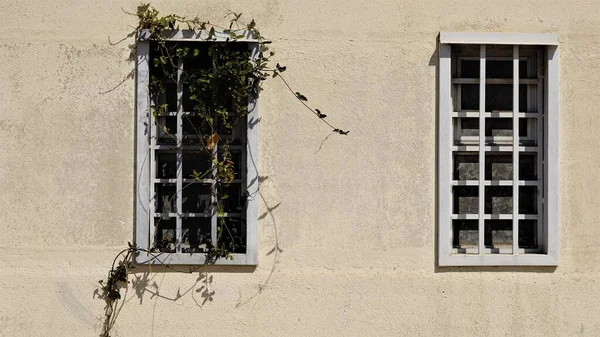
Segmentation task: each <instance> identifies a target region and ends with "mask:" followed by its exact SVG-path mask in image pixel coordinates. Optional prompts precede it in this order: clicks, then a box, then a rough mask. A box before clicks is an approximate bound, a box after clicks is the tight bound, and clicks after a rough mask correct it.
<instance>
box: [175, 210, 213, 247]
mask: <svg viewBox="0 0 600 337" xmlns="http://www.w3.org/2000/svg"><path fill="white" fill-rule="evenodd" d="M211 228H212V227H211V219H210V218H184V219H182V220H181V252H182V253H204V252H206V250H207V248H208V247H209V246H210V242H211Z"/></svg>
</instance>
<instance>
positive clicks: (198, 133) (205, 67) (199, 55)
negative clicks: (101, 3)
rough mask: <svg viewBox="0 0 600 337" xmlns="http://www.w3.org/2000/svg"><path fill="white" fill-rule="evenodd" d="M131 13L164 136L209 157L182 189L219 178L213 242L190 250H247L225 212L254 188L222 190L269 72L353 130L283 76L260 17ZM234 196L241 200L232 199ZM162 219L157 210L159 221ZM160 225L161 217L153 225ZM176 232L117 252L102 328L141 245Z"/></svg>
mask: <svg viewBox="0 0 600 337" xmlns="http://www.w3.org/2000/svg"><path fill="white" fill-rule="evenodd" d="M128 14H131V15H135V16H136V17H137V19H138V25H137V27H136V29H135V32H134V35H135V36H137V37H138V38H140V39H141V38H142V36H143V38H144V39H145V40H148V41H149V45H150V59H149V63H148V64H149V67H150V74H151V75H150V79H149V93H150V100H151V111H152V115H153V120H155V126H156V128H157V130H158V133H159V137H160V139H161V141H162V142H163V143H164V144H169V145H171V146H173V147H174V148H176V147H177V146H180V145H191V146H194V147H195V148H197V149H199V150H198V152H199V153H201V154H200V155H199V156H200V157H202V158H203V160H205V163H199V164H198V165H197V167H195V168H194V169H193V170H192V171H191V172H190V173H189V175H190V176H189V177H185V178H186V179H189V180H192V182H190V183H187V184H186V185H184V186H183V189H185V188H187V187H189V186H191V185H192V184H194V183H198V182H205V181H212V182H215V184H216V188H213V189H212V192H211V199H210V200H205V201H206V203H210V204H211V205H212V206H213V207H215V209H216V213H217V219H218V227H217V240H216V242H213V241H212V240H211V237H210V235H207V236H204V237H200V238H198V241H199V243H200V244H199V245H197V247H194V248H192V247H190V248H186V249H187V250H186V251H185V252H187V253H203V254H205V255H206V259H205V261H206V263H214V262H215V261H217V260H218V259H221V258H224V259H231V258H232V254H234V253H236V252H239V251H244V250H245V247H244V245H245V242H244V240H243V239H242V237H241V236H240V233H239V224H236V223H233V224H232V223H230V222H231V221H232V220H228V218H227V217H225V216H222V215H224V214H226V213H227V212H231V211H237V212H241V211H242V210H243V207H244V204H245V200H244V198H248V195H236V196H231V195H228V193H226V192H222V191H227V189H228V186H229V185H230V184H231V183H232V182H233V181H235V179H239V178H240V177H241V175H240V172H239V169H240V168H239V165H238V164H239V162H238V161H239V158H238V159H237V160H236V158H234V157H235V156H234V155H233V153H232V151H231V150H230V148H231V147H234V146H236V145H239V142H240V139H239V137H236V130H239V128H243V127H247V126H246V125H245V123H246V120H247V117H248V114H249V113H250V112H251V109H252V106H251V105H250V104H249V102H250V101H252V100H253V99H256V98H258V96H259V94H260V92H261V90H262V84H263V82H264V81H265V80H267V79H269V78H273V79H275V78H279V79H280V80H281V81H282V82H283V83H284V84H285V86H286V87H287V89H288V90H289V91H290V93H291V94H292V95H293V97H294V98H295V99H297V100H298V101H299V102H300V103H301V104H302V105H303V107H304V108H306V109H307V110H308V111H310V112H311V113H312V114H314V115H315V116H316V118H317V119H318V120H320V121H321V122H323V123H324V124H326V125H327V126H328V127H329V128H331V134H338V135H347V134H348V132H349V131H347V130H343V129H341V128H339V127H336V126H334V125H333V124H332V123H330V122H329V120H328V118H327V115H326V114H325V113H323V112H321V110H320V109H317V108H313V107H311V106H310V105H309V104H308V99H307V97H306V96H305V95H303V94H302V93H300V92H298V91H295V90H294V89H292V87H291V86H290V84H289V83H288V81H287V80H286V79H285V78H284V76H283V73H284V72H285V71H286V69H287V67H286V66H284V65H281V64H279V63H276V64H275V66H271V58H273V57H274V55H275V52H274V51H272V50H270V47H269V45H270V44H271V41H270V40H268V39H266V38H265V37H264V36H263V35H262V34H261V33H260V32H259V30H258V28H257V24H256V22H255V21H254V20H251V21H250V22H248V23H243V22H242V19H241V18H242V13H234V12H230V13H229V14H228V15H227V16H226V17H225V18H228V19H229V23H228V25H227V26H219V25H216V24H214V23H210V22H208V21H203V20H201V19H199V18H198V17H195V18H192V19H190V18H187V17H184V16H180V15H175V14H168V15H161V13H160V12H159V11H158V10H156V9H155V8H154V7H152V6H150V5H149V4H142V5H141V6H139V7H138V9H137V12H136V13H128ZM179 30H185V31H187V32H192V33H193V34H197V35H198V36H203V37H204V36H205V37H206V41H205V42H204V43H203V47H202V48H199V46H198V44H197V43H196V44H194V43H187V42H181V41H177V42H174V41H170V40H169V38H168V37H169V34H170V33H172V32H174V31H179ZM217 35H218V36H225V37H226V39H225V42H222V39H221V40H217ZM248 38H251V39H252V40H253V41H257V42H258V49H257V50H255V51H254V52H255V53H254V54H253V55H251V51H250V50H249V49H248V48H247V44H245V43H242V42H243V41H246V40H247V39H248ZM251 56H252V57H251ZM188 65H189V66H188ZM180 83H181V85H182V86H183V88H184V90H183V97H174V96H173V93H174V92H175V93H177V92H182V90H173V86H177V85H180ZM179 89H181V88H179ZM177 102H179V103H177ZM183 108H185V111H186V113H185V114H182V115H181V116H182V118H183V119H184V120H183V124H184V127H183V128H184V131H185V132H183V134H179V135H178V132H177V128H176V127H173V125H172V124H170V123H168V122H166V120H167V118H168V117H169V116H172V115H173V114H174V113H175V114H177V113H178V112H177V110H179V112H181V110H182V109H183ZM331 134H330V135H331ZM217 191H219V192H217ZM175 196H176V193H174V194H173V195H171V196H167V197H165V199H164V200H155V202H156V204H157V205H158V207H159V208H161V209H159V210H157V211H160V212H161V213H163V214H168V213H171V211H172V201H173V199H174V198H175ZM235 198H237V200H232V199H235ZM203 202H204V201H203ZM206 203H205V204H206ZM204 206H205V207H206V205H204ZM162 219H163V218H159V222H160V221H162ZM158 225H159V224H157V223H155V226H158ZM174 239H175V238H174V235H160V234H156V237H155V238H154V240H153V245H152V246H151V247H150V249H149V250H144V249H140V248H138V247H136V246H135V245H133V244H131V243H129V247H128V248H127V249H124V250H123V251H121V252H120V253H119V254H118V255H117V256H116V257H115V259H114V261H113V264H112V266H111V269H110V271H109V272H108V275H107V278H106V280H101V281H100V285H101V288H100V294H99V295H100V298H102V299H104V300H105V301H106V307H105V315H106V319H105V322H104V326H103V331H102V335H101V336H103V337H108V336H110V330H111V328H112V326H113V325H114V321H115V319H116V316H117V314H118V310H117V303H118V302H119V300H120V299H121V294H120V291H119V289H120V288H121V287H125V286H126V285H127V283H128V272H129V270H130V269H131V268H133V266H134V265H133V259H134V257H135V256H136V255H137V254H139V253H142V252H143V253H146V254H148V255H149V256H154V257H156V256H157V255H158V254H161V253H165V252H167V253H170V252H175V242H174ZM182 251H183V250H182ZM158 261H160V260H158ZM167 267H169V266H167ZM169 268H171V269H173V268H172V267H169Z"/></svg>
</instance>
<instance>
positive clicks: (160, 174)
mask: <svg viewBox="0 0 600 337" xmlns="http://www.w3.org/2000/svg"><path fill="white" fill-rule="evenodd" d="M156 178H159V179H175V178H177V153H175V152H166V151H161V150H157V151H156Z"/></svg>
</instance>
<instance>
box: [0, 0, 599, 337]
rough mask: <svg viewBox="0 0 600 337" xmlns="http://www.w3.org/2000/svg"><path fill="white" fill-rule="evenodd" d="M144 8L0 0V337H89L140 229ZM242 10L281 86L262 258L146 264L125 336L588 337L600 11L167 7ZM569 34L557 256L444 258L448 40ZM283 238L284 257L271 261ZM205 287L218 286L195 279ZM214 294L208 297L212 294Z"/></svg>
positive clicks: (266, 132)
mask: <svg viewBox="0 0 600 337" xmlns="http://www.w3.org/2000/svg"><path fill="white" fill-rule="evenodd" d="M137 4H138V2H135V1H128V2H122V3H121V2H119V3H117V2H113V1H89V0H80V1H66V0H58V1H50V2H46V1H40V0H27V1H4V2H2V3H0V22H1V24H0V144H1V145H0V146H1V149H2V150H1V153H2V155H1V157H0V205H1V207H2V212H1V215H0V229H1V231H2V234H3V235H2V240H0V248H1V249H2V254H0V335H2V336H97V335H98V334H99V333H100V329H101V325H102V321H103V307H104V302H103V301H102V300H99V299H98V298H97V297H95V296H94V291H95V290H96V289H97V287H98V280H99V279H101V278H103V277H105V273H106V272H107V270H108V268H109V266H110V263H111V262H112V258H113V257H114V255H115V254H116V253H117V252H118V251H119V250H120V249H122V248H123V247H125V245H126V242H127V241H131V240H132V239H133V207H134V202H133V179H134V174H133V172H134V158H135V154H134V152H133V151H134V102H135V97H134V81H133V80H132V79H131V78H128V74H129V73H130V71H131V70H132V69H133V67H134V64H133V63H132V62H129V61H127V58H128V55H129V53H130V46H129V45H131V44H132V43H134V40H133V38H127V39H125V40H124V41H123V42H121V43H119V44H117V45H111V44H110V43H109V38H110V41H112V42H116V41H118V40H120V39H121V38H124V37H125V36H126V35H127V34H128V33H129V32H130V31H131V30H132V27H133V26H135V24H136V20H135V17H132V16H129V15H127V14H126V13H124V12H123V11H122V10H121V8H123V9H124V10H126V11H135V8H136V6H137ZM154 5H155V6H156V7H157V8H158V9H160V10H161V11H163V12H165V13H168V12H175V13H181V14H187V15H190V16H194V15H196V14H197V15H199V16H201V17H202V18H205V19H207V20H210V21H211V22H223V20H224V19H223V16H224V15H225V14H226V13H227V9H232V10H235V11H238V12H239V11H241V12H243V13H244V16H243V17H247V18H255V19H256V21H257V22H258V25H259V26H260V28H261V31H262V32H263V34H264V35H266V36H268V37H270V38H272V39H273V41H274V44H273V49H275V50H276V52H277V61H280V62H281V63H283V64H285V65H287V66H288V71H287V78H288V80H289V81H290V84H291V85H293V86H294V87H296V88H298V90H299V91H302V93H304V94H305V95H307V96H308V97H309V99H310V101H311V102H313V103H314V104H315V106H317V107H318V108H320V109H321V110H322V111H323V112H325V113H327V114H328V115H329V119H330V121H332V122H334V123H335V124H338V125H340V126H341V127H343V128H344V129H349V130H351V132H350V135H349V136H347V137H336V136H332V137H330V138H329V139H328V140H327V141H326V142H325V143H324V144H323V148H322V149H321V150H320V151H319V152H317V153H315V151H316V150H317V149H318V148H319V145H320V144H321V141H322V140H323V138H324V137H325V136H327V134H328V129H327V128H326V127H324V126H323V125H322V124H321V123H319V122H318V121H316V120H315V118H314V116H311V115H310V114H308V113H307V111H305V110H303V108H302V106H301V105H300V104H298V102H297V101H295V100H294V99H293V97H292V96H290V94H289V92H287V91H286V90H287V89H286V88H285V87H284V85H283V84H282V83H281V82H280V81H277V80H276V81H269V82H268V83H266V84H265V88H266V90H265V91H264V92H263V95H262V97H261V115H262V120H261V123H260V160H259V163H260V164H259V165H260V169H261V173H260V174H261V176H264V177H265V178H266V180H264V182H263V183H262V185H261V191H262V195H261V196H262V198H261V203H260V208H259V214H263V213H264V212H265V211H266V209H267V207H274V206H276V205H278V207H277V208H275V209H274V210H273V213H272V214H273V217H271V216H266V217H264V218H262V219H261V220H260V222H259V248H260V250H259V265H258V267H257V268H256V270H254V271H253V270H252V269H248V268H225V269H216V270H215V269H211V270H209V271H208V272H207V273H204V271H202V273H199V272H198V271H196V272H194V273H192V274H179V273H172V272H168V271H166V272H158V273H156V272H155V271H156V269H153V270H139V272H138V273H136V274H134V275H133V276H132V279H133V280H134V281H135V284H134V286H133V287H131V288H130V289H129V291H128V292H127V294H126V303H125V304H124V306H123V307H122V311H121V313H120V315H119V317H118V320H117V323H116V325H115V329H114V333H115V334H116V335H118V336H182V335H205V334H213V335H222V336H376V335H377V336H378V335H382V336H466V335H470V336H484V335H485V336H505V335H512V336H575V335H585V336H598V335H600V320H598V317H599V315H600V308H599V306H600V304H599V303H600V281H599V280H598V279H599V278H600V249H599V248H598V245H597V240H598V237H599V236H600V226H598V221H597V219H598V215H599V212H598V205H599V204H600V194H599V193H598V191H599V190H600V180H599V179H598V178H597V174H596V172H597V171H598V167H599V166H600V154H599V151H598V141H599V140H600V138H599V137H598V134H599V133H598V130H600V114H598V111H599V108H600V96H598V95H597V93H598V87H600V76H599V75H600V74H599V70H598V69H600V67H598V64H599V63H600V45H599V43H598V41H599V40H600V39H599V37H600V34H599V33H598V27H599V26H600V17H599V16H598V15H597V13H598V12H599V11H600V3H599V2H597V1H592V0H589V1H573V0H570V1H566V0H565V1H543V0H535V1H526V2H524V1H522V0H510V1H503V2H498V1H496V2H493V3H492V2H488V1H482V0H480V1H475V0H472V1H467V0H458V1H441V0H437V1H406V0H404V1H394V0H377V1H356V0H351V1H342V0H332V1H318V0H305V1H287V2H286V1H280V0H265V1H245V2H237V1H216V0H211V1H202V2H198V1H178V2H177V3H174V2H172V1H158V2H155V3H154ZM441 30H447V31H492V32H552V33H558V34H559V36H560V43H561V44H560V48H561V74H560V76H561V84H560V88H561V89H560V95H561V101H560V174H561V175H560V198H559V199H560V222H559V226H560V233H559V237H560V249H561V253H560V265H559V267H558V268H556V269H544V268H503V269H498V268H479V269H471V268H451V269H440V268H436V266H435V240H436V234H435V176H436V171H435V168H436V165H435V164H436V163H435V149H436V146H435V133H436V125H435V120H436V119H435V114H436V109H435V97H436V84H435V81H436V76H435V74H436V57H437V54H436V37H437V34H438V33H439V31H441ZM276 245H278V246H279V247H280V249H281V252H279V251H277V250H276V252H273V253H272V251H273V248H274V247H275V246H276ZM208 280H210V281H211V282H208ZM207 287H208V292H206V293H205V292H204V290H205V289H207Z"/></svg>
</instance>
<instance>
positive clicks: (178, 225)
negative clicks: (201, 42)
mask: <svg viewBox="0 0 600 337" xmlns="http://www.w3.org/2000/svg"><path fill="white" fill-rule="evenodd" d="M182 76H183V60H179V62H178V64H177V164H176V167H177V175H176V177H177V186H176V187H175V191H176V197H175V198H176V200H177V218H176V220H175V244H176V248H175V252H177V253H181V240H182V220H181V214H182V212H183V151H182V145H183V144H182V140H183V118H184V116H183V78H182Z"/></svg>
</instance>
